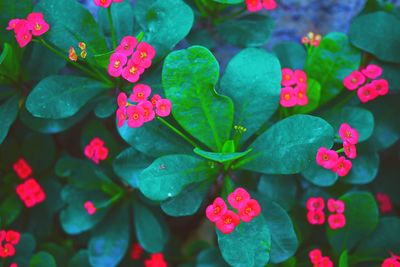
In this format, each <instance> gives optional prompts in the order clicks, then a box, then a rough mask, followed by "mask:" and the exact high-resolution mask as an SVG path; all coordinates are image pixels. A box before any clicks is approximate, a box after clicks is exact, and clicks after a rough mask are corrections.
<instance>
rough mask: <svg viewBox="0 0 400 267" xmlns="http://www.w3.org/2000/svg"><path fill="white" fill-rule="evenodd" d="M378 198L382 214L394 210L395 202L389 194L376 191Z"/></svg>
mask: <svg viewBox="0 0 400 267" xmlns="http://www.w3.org/2000/svg"><path fill="white" fill-rule="evenodd" d="M375 197H376V200H377V201H378V204H379V209H380V211H381V213H382V214H385V213H389V212H391V211H392V210H393V204H392V201H391V200H390V197H389V195H387V194H383V193H376V195H375Z"/></svg>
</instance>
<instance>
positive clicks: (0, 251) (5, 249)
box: [0, 243, 15, 258]
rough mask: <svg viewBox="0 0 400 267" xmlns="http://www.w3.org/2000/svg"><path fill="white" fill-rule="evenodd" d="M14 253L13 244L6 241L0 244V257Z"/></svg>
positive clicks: (10, 255)
mask: <svg viewBox="0 0 400 267" xmlns="http://www.w3.org/2000/svg"><path fill="white" fill-rule="evenodd" d="M14 255H15V248H14V246H13V245H11V244H9V243H6V244H5V245H4V246H2V245H1V244H0V258H7V257H12V256H14Z"/></svg>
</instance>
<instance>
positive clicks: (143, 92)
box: [129, 84, 151, 102]
mask: <svg viewBox="0 0 400 267" xmlns="http://www.w3.org/2000/svg"><path fill="white" fill-rule="evenodd" d="M150 94H151V87H150V86H148V85H146V84H137V85H135V86H134V87H133V89H132V94H131V95H130V96H129V99H130V100H131V101H132V102H140V101H144V100H147V98H148V97H149V96H150Z"/></svg>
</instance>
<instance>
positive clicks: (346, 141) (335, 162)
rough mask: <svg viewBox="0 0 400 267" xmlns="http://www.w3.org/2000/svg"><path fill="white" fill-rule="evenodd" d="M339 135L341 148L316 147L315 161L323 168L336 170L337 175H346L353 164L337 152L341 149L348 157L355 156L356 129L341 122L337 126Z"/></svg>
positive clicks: (352, 157) (357, 135) (353, 157)
mask: <svg viewBox="0 0 400 267" xmlns="http://www.w3.org/2000/svg"><path fill="white" fill-rule="evenodd" d="M339 136H340V138H341V139H342V140H343V149H342V150H338V151H335V150H329V149H327V148H325V147H321V148H319V149H318V152H317V156H316V161H317V164H318V165H320V166H322V167H324V168H325V169H328V170H332V171H333V172H336V173H337V174H338V175H339V176H346V175H347V174H348V173H349V171H350V170H351V168H352V166H353V164H352V163H351V161H350V160H348V159H346V158H345V157H344V156H340V157H339V154H338V152H340V151H343V152H344V154H345V155H346V156H347V157H348V158H349V159H355V158H356V157H357V149H356V144H357V142H358V137H359V134H358V131H357V130H356V129H354V128H351V127H350V125H348V124H347V123H343V124H342V125H340V128H339Z"/></svg>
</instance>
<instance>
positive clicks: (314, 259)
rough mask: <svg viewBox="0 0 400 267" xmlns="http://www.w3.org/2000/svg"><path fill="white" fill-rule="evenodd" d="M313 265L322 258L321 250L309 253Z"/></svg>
mask: <svg viewBox="0 0 400 267" xmlns="http://www.w3.org/2000/svg"><path fill="white" fill-rule="evenodd" d="M308 257H309V258H310V261H311V263H313V264H317V263H318V262H319V261H320V260H321V258H322V252H321V250H320V249H313V250H311V251H310V252H309V253H308Z"/></svg>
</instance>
